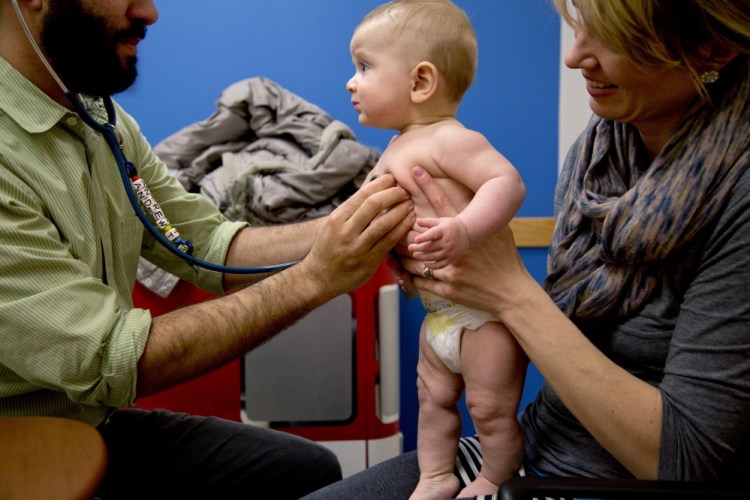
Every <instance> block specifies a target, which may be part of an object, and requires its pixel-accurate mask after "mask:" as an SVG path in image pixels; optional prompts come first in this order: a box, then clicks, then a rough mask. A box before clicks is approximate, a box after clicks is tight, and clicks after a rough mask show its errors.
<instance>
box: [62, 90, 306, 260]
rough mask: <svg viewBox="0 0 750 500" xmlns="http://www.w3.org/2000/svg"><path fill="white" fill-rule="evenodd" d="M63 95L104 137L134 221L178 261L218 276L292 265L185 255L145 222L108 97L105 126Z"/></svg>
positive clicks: (77, 100) (78, 102) (72, 97)
mask: <svg viewBox="0 0 750 500" xmlns="http://www.w3.org/2000/svg"><path fill="white" fill-rule="evenodd" d="M65 95H66V97H67V98H68V100H69V101H70V102H71V104H72V105H73V107H74V108H75V111H76V113H78V115H79V116H80V117H81V119H82V120H83V121H84V122H85V123H86V124H87V125H88V126H89V127H91V128H93V129H94V130H96V131H97V132H99V133H100V134H102V136H103V137H104V140H105V141H106V142H107V145H108V146H109V149H111V150H112V155H113V156H114V159H115V163H116V164H117V170H118V171H119V172H120V178H121V180H122V183H123V186H124V187H125V193H126V194H127V196H128V200H129V201H130V204H131V205H132V207H133V210H134V211H135V214H136V215H137V216H138V219H140V221H141V224H143V227H144V228H146V230H147V231H148V232H149V233H150V234H151V236H153V237H154V239H156V241H158V242H159V243H160V244H161V245H162V246H164V247H165V248H166V249H167V250H169V251H170V252H172V253H173V254H175V255H176V256H178V257H180V258H181V259H183V260H185V261H187V262H188V263H189V264H191V265H195V266H198V267H202V268H204V269H208V270H211V271H216V272H219V273H228V274H260V273H272V272H276V271H280V270H283V269H286V268H289V267H291V266H293V265H294V264H296V263H297V261H294V262H285V263H282V264H272V265H268V266H256V267H234V266H226V265H221V264H214V263H212V262H207V261H205V260H202V259H199V258H197V257H194V256H192V255H190V254H187V253H185V252H183V251H181V250H180V249H179V248H177V247H176V246H175V245H174V244H172V242H170V241H169V240H168V239H167V238H166V237H165V236H164V235H163V234H161V233H160V232H159V231H158V230H157V229H156V228H155V227H154V225H153V224H152V223H151V221H150V220H149V218H148V215H146V212H145V211H144V210H143V208H142V207H141V205H140V203H139V202H138V198H137V197H136V195H135V192H134V190H133V187H132V185H131V183H130V178H129V177H128V172H127V168H126V166H125V164H126V162H127V160H126V159H125V156H124V155H123V153H122V150H121V149H120V143H119V141H118V139H117V134H116V133H115V125H116V113H115V108H114V104H113V103H112V98H111V97H109V96H104V97H102V100H103V101H104V108H105V109H106V111H107V120H108V121H107V123H106V124H102V123H99V122H98V121H96V120H95V119H94V117H93V116H91V114H90V113H89V112H88V110H87V109H86V106H85V105H84V104H83V102H82V101H81V99H80V98H79V97H78V96H76V95H75V94H73V93H71V92H66V93H65Z"/></svg>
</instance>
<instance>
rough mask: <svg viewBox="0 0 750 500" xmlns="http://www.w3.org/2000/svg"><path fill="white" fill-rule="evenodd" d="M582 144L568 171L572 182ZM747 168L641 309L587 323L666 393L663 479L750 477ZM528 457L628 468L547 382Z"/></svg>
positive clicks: (624, 363)
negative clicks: (711, 221)
mask: <svg viewBox="0 0 750 500" xmlns="http://www.w3.org/2000/svg"><path fill="white" fill-rule="evenodd" d="M578 151H579V148H578V144H575V145H574V146H573V147H572V148H571V149H570V153H569V154H568V157H567V159H566V162H565V164H564V166H563V170H562V172H561V176H560V181H559V185H558V188H557V193H556V200H555V206H556V210H557V209H559V206H560V203H561V201H562V195H563V194H564V192H565V191H566V190H567V187H568V183H569V181H570V175H571V171H572V166H573V165H574V164H575V161H576V157H577V154H578ZM748 246H750V169H748V171H746V172H745V173H744V174H743V176H742V177H741V178H740V179H739V181H738V182H737V184H736V185H735V187H734V189H733V190H732V193H731V194H730V196H729V198H728V200H727V203H726V206H725V207H724V210H723V212H722V213H721V215H720V216H719V217H718V220H717V221H716V222H715V223H714V224H712V225H709V226H708V227H707V229H706V230H704V231H703V233H702V234H700V235H699V236H698V237H697V238H695V239H694V240H693V241H692V242H691V243H689V244H688V245H687V246H686V247H685V248H683V249H681V250H680V251H678V252H677V253H676V254H674V255H672V256H670V257H669V259H668V260H666V261H664V262H663V266H662V268H661V269H662V273H661V276H660V277H659V279H660V286H659V288H658V291H657V293H656V294H655V296H654V297H653V298H652V299H651V300H650V301H649V303H648V304H647V305H646V306H645V308H644V309H643V310H641V312H640V313H638V314H637V315H636V316H634V317H632V318H629V319H627V320H624V321H622V322H618V323H616V324H606V325H598V326H596V327H593V326H589V327H586V326H583V327H582V329H583V331H584V333H585V334H586V336H587V337H588V338H589V339H590V340H591V341H592V342H593V343H594V344H595V345H596V346H597V347H598V348H599V349H600V350H601V351H602V352H603V353H604V354H605V355H606V356H608V357H609V358H610V359H611V360H613V361H614V362H615V363H617V364H618V365H620V366H621V367H623V368H624V369H626V370H628V371H629V372H630V373H632V374H633V375H635V376H637V377H638V378H640V379H642V380H644V381H646V382H648V383H649V384H652V385H654V386H656V387H658V388H659V390H660V391H661V393H662V397H663V401H664V407H663V419H664V420H663V423H662V436H661V457H660V462H659V477H660V479H676V480H707V479H712V478H717V477H719V478H721V477H728V476H730V477H735V478H738V477H747V473H748V472H749V471H750V436H748V433H747V430H748V424H750V251H748ZM521 420H522V426H523V429H524V433H525V439H526V460H527V461H528V462H529V464H530V465H531V466H532V467H533V468H535V469H537V471H539V472H540V473H544V474H548V475H553V476H589V477H628V476H630V473H629V472H628V471H627V470H626V469H625V468H624V467H623V466H622V465H620V464H619V463H618V462H617V461H616V460H615V459H614V458H613V457H612V456H611V455H610V454H609V453H608V452H607V451H606V450H604V448H602V447H601V446H600V445H599V444H598V443H597V442H596V441H595V440H594V438H593V437H592V436H591V435H590V434H589V433H588V432H587V431H586V430H585V429H584V427H583V426H582V425H581V424H580V423H579V422H578V421H577V420H576V419H575V418H574V417H573V416H572V415H571V414H570V412H569V411H568V410H567V409H566V408H565V406H564V405H563V404H562V402H561V401H560V399H559V398H558V397H557V395H556V394H555V393H554V391H553V390H552V388H551V387H550V386H549V385H544V386H543V387H542V389H541V390H540V392H539V394H538V396H537V398H536V400H535V401H534V402H533V403H532V404H531V405H529V406H528V407H527V408H526V409H525V411H524V413H523V415H522V417H521Z"/></svg>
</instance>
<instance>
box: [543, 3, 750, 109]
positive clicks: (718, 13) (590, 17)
mask: <svg viewBox="0 0 750 500" xmlns="http://www.w3.org/2000/svg"><path fill="white" fill-rule="evenodd" d="M553 1H554V3H555V7H556V8H557V10H558V11H559V12H560V14H561V15H562V16H563V18H564V19H565V20H566V21H567V22H568V24H570V25H571V26H573V27H575V26H576V25H579V24H580V25H582V26H583V27H584V28H585V30H586V31H587V32H588V33H590V34H591V35H592V36H594V37H596V38H597V39H599V40H600V41H601V42H602V43H603V44H604V45H605V46H607V47H608V48H609V49H610V50H613V51H614V52H616V53H618V54H622V55H624V56H626V57H627V58H629V59H630V60H632V61H633V62H635V63H638V64H642V65H646V66H653V67H673V68H677V67H682V68H685V69H686V70H687V71H688V73H689V74H690V77H691V79H692V80H693V81H694V83H695V84H696V87H697V88H698V90H699V91H700V92H701V94H703V95H708V92H707V89H706V86H705V84H704V83H703V82H702V81H701V78H700V74H699V70H698V69H696V66H697V65H700V64H701V63H703V64H704V65H705V64H707V63H708V64H710V61H709V60H707V59H706V57H705V55H703V53H702V49H704V48H705V47H706V44H707V43H708V42H711V41H713V42H714V43H717V44H718V45H719V46H721V47H722V48H723V49H725V50H728V51H732V52H736V53H737V54H739V55H744V56H747V55H748V54H750V1H748V0H616V1H615V0H573V1H572V2H571V1H570V0H553Z"/></svg>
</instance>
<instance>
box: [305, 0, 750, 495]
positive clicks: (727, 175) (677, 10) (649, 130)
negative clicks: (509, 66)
mask: <svg viewBox="0 0 750 500" xmlns="http://www.w3.org/2000/svg"><path fill="white" fill-rule="evenodd" d="M555 4H556V7H557V8H558V10H559V11H560V12H561V13H562V15H563V16H564V18H565V19H566V20H567V21H568V22H569V23H570V24H571V25H572V26H573V28H574V30H575V34H576V39H575V43H574V44H573V46H572V48H571V49H570V51H569V52H568V54H567V56H566V61H565V62H566V64H567V65H568V66H569V67H571V68H574V69H580V70H581V73H582V76H583V77H584V78H585V80H586V87H587V90H588V92H589V94H590V101H589V102H590V106H591V108H592V110H593V111H594V116H593V117H592V120H591V122H590V123H589V125H588V126H587V128H586V130H585V131H584V132H583V134H582V135H581V136H580V138H579V139H578V141H577V142H576V144H574V146H573V147H572V148H571V150H570V152H569V155H568V157H567V160H566V162H565V165H564V167H563V171H562V172H561V175H560V179H559V186H558V190H557V193H556V200H555V208H556V229H555V234H554V236H553V242H552V245H551V250H550V258H549V275H548V278H547V280H546V281H545V284H544V288H542V287H540V286H539V285H538V284H537V283H536V282H535V281H534V279H533V278H532V277H531V276H530V275H529V273H528V272H527V271H526V269H525V268H524V266H523V263H522V262H521V259H520V257H519V255H518V252H517V250H516V248H515V245H514V244H513V240H512V235H511V234H510V231H507V232H506V234H505V235H504V236H503V237H501V238H497V239H495V240H494V241H491V242H490V243H488V244H485V245H484V246H483V247H482V249H481V250H480V251H476V252H473V253H472V255H470V256H467V257H466V258H464V259H463V260H462V261H460V262H458V263H457V264H456V265H454V266H450V267H447V268H445V269H440V270H437V271H435V272H434V279H432V280H429V279H426V278H423V277H422V271H423V269H424V265H423V264H421V263H420V262H418V261H415V260H411V259H404V260H403V262H402V265H403V267H404V269H405V270H406V271H408V273H410V277H409V278H407V279H406V282H405V284H406V285H407V286H408V285H409V284H410V283H413V285H414V286H415V287H417V288H419V289H422V290H427V291H430V292H433V293H436V294H439V295H442V296H446V297H448V298H450V299H452V300H454V301H456V302H458V303H462V304H464V305H466V306H469V307H473V308H477V309H483V310H486V311H489V312H491V313H493V314H495V315H496V316H497V317H498V319H499V320H500V321H501V322H502V323H503V324H505V325H506V326H507V327H508V329H509V330H510V331H511V332H512V334H513V335H514V337H515V338H516V340H517V341H518V342H519V343H520V345H521V346H522V347H523V349H524V350H525V352H526V353H527V354H528V356H529V358H530V359H531V361H532V362H533V363H534V364H535V365H536V367H537V368H538V369H539V370H540V372H541V373H542V375H543V376H544V378H545V380H546V384H545V385H544V387H543V388H542V389H541V390H540V392H539V395H538V396H537V398H536V400H535V401H534V402H533V403H532V404H531V405H529V407H528V408H526V409H525V411H524V412H523V414H522V415H521V417H520V420H521V425H522V427H523V431H524V437H525V440H526V442H525V453H524V468H525V471H526V473H527V474H541V475H552V476H595V477H637V478H644V479H655V478H659V479H672V480H711V479H715V478H721V479H731V478H741V477H744V476H745V474H746V473H747V471H748V470H749V469H750V439H749V438H748V436H747V430H748V427H749V425H748V424H750V417H749V416H748V415H750V286H748V282H750V252H748V250H747V249H748V246H749V245H750V172H748V168H747V167H748V165H750V1H748V0H713V1H708V0H689V1H686V0H671V1H665V0H623V1H622V2H611V1H610V0H576V1H575V2H574V6H569V5H568V4H567V2H566V1H564V0H555ZM415 179H416V180H417V182H418V183H419V184H420V185H421V186H422V187H423V189H424V191H425V193H426V194H427V195H428V196H429V197H430V199H432V200H433V203H434V204H435V206H436V208H437V209H438V210H439V212H440V213H441V215H444V216H449V215H451V214H452V212H453V210H452V207H450V205H449V204H448V203H447V202H446V198H445V196H444V195H443V194H442V193H440V192H439V189H437V188H436V187H435V185H434V183H433V182H431V180H430V179H429V176H427V175H426V174H425V173H424V171H423V170H422V169H419V168H417V169H415ZM405 276H406V275H405ZM417 477H418V470H417V466H416V459H415V458H414V456H413V455H411V454H407V455H403V456H401V457H397V458H396V459H393V460H391V461H389V462H386V463H384V464H381V465H379V466H376V467H374V468H372V469H369V470H367V471H365V472H363V473H361V474H360V475H358V476H354V477H352V478H349V479H348V480H345V481H343V482H341V483H338V484H336V485H333V486H332V487H330V488H329V489H325V490H322V491H321V492H319V493H316V494H313V496H312V498H354V497H356V498H407V497H408V494H409V492H410V489H409V488H410V487H413V484H414V483H415V481H416V479H417ZM353 495H354V496H353Z"/></svg>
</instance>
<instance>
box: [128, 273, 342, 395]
mask: <svg viewBox="0 0 750 500" xmlns="http://www.w3.org/2000/svg"><path fill="white" fill-rule="evenodd" d="M309 267H311V266H304V265H299V266H295V267H294V268H292V269H289V270H287V271H284V272H282V273H278V274H276V275H274V276H271V277H269V278H267V279H266V280H264V281H262V282H261V283H258V284H256V285H255V286H252V287H247V288H244V289H242V290H239V291H237V292H236V293H233V294H230V295H227V296H225V297H221V298H218V299H215V300H211V301H207V302H203V303H200V304H196V305H192V306H189V307H186V308H183V309H179V310H176V311H172V312H170V313H167V314H164V315H161V316H158V317H155V318H154V319H153V322H152V325H151V331H150V334H149V338H148V341H147V343H146V348H145V350H144V353H143V355H142V356H141V359H140V361H139V363H138V383H137V394H138V397H144V396H147V395H149V394H153V393H155V392H158V391H161V390H164V389H166V388H169V387H172V386H174V385H176V384H179V383H182V382H185V381H187V380H190V379H192V378H195V377H197V376H200V375H202V374H204V373H207V372H209V371H211V370H214V369H216V368H218V367H220V366H222V365H224V364H226V363H228V362H229V361H232V360H233V359H236V358H238V357H240V356H242V355H243V354H244V353H246V352H248V351H250V350H252V349H253V348H255V347H257V346H259V345H261V344H262V343H263V342H265V341H267V340H268V339H270V338H271V337H273V336H274V335H275V334H276V333H278V332H279V331H281V330H283V329H284V328H286V327H288V326H290V325H291V324H293V323H294V322H296V321H297V320H298V319H300V318H301V317H302V316H304V315H305V314H306V313H308V312H309V311H311V310H312V309H314V308H315V307H318V306H320V305H322V304H323V303H325V302H326V301H328V300H330V299H332V298H333V297H334V296H335V295H336V293H337V292H336V291H334V290H332V289H326V288H325V287H323V286H320V285H319V283H323V282H324V280H321V279H319V278H318V277H316V276H314V274H315V273H313V272H309V269H308V268H309ZM292 284H293V286H292Z"/></svg>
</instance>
